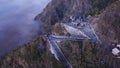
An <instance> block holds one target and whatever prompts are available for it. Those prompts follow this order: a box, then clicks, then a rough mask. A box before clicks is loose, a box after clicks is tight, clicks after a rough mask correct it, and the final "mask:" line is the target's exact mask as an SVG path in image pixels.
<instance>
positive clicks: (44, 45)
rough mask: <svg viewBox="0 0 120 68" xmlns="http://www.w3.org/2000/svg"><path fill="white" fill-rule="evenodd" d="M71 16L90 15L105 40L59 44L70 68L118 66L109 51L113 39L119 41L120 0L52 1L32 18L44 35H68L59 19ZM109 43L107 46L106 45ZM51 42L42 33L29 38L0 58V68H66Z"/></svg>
mask: <svg viewBox="0 0 120 68" xmlns="http://www.w3.org/2000/svg"><path fill="white" fill-rule="evenodd" d="M71 15H75V16H83V17H84V16H85V18H87V17H88V15H91V18H92V20H91V21H90V24H92V26H94V28H95V31H96V32H97V33H98V36H99V37H100V39H101V40H102V42H104V43H103V44H98V43H95V42H93V43H92V42H90V41H89V40H83V41H81V42H76V41H61V42H59V43H58V45H59V47H60V48H61V50H62V52H63V53H64V55H65V57H66V58H67V59H68V61H69V62H70V63H71V65H72V66H73V68H120V59H119V58H116V57H115V56H114V55H113V54H112V53H111V50H112V46H111V45H110V44H111V43H112V42H114V41H117V42H120V41H119V40H120V31H119V30H120V1H117V0H52V1H51V2H50V3H49V4H48V6H47V7H46V8H45V9H44V11H43V12H42V13H41V14H39V15H37V16H36V18H35V20H36V21H38V22H41V21H42V23H43V25H42V26H43V28H44V29H43V30H44V31H43V32H44V33H45V34H50V33H52V34H54V35H60V36H62V35H68V36H69V33H67V31H66V30H65V28H64V27H63V26H61V25H60V23H61V22H62V21H66V20H68V18H69V17H70V16H71ZM108 44H109V45H108ZM49 48H50V44H48V41H47V39H46V37H45V36H40V37H38V38H36V39H32V41H30V42H29V43H27V44H25V45H24V46H22V47H19V48H18V49H16V50H14V51H13V52H12V53H10V54H7V55H6V56H4V57H1V58H0V68H65V67H64V64H63V63H62V62H60V61H57V60H56V59H55V57H54V55H53V54H51V52H50V51H49Z"/></svg>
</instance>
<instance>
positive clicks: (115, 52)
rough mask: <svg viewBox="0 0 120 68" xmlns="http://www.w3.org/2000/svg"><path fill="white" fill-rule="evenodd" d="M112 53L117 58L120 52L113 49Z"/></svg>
mask: <svg viewBox="0 0 120 68" xmlns="http://www.w3.org/2000/svg"><path fill="white" fill-rule="evenodd" d="M112 53H113V54H114V55H116V56H119V55H120V50H119V49H118V48H113V49H112Z"/></svg>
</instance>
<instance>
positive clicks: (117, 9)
mask: <svg viewBox="0 0 120 68" xmlns="http://www.w3.org/2000/svg"><path fill="white" fill-rule="evenodd" d="M93 23H94V24H95V29H96V31H97V32H99V33H100V36H101V39H102V40H103V41H107V42H114V41H116V42H120V41H118V40H120V1H117V2H115V3H113V4H112V5H110V6H109V7H107V8H106V9H105V11H104V12H103V13H101V14H100V15H99V17H98V19H97V20H94V22H93Z"/></svg>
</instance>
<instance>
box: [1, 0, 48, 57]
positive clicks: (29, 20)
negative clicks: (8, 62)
mask: <svg viewBox="0 0 120 68" xmlns="http://www.w3.org/2000/svg"><path fill="white" fill-rule="evenodd" d="M48 2H50V0H0V55H3V54H5V53H7V52H9V51H12V50H13V49H15V48H17V47H18V46H19V45H22V44H24V43H26V42H28V41H29V40H30V39H31V38H32V37H34V36H36V35H37V33H38V30H39V27H38V25H39V24H38V23H37V22H35V21H34V17H35V16H36V15H37V14H39V13H40V12H42V10H43V8H45V6H46V5H47V4H48Z"/></svg>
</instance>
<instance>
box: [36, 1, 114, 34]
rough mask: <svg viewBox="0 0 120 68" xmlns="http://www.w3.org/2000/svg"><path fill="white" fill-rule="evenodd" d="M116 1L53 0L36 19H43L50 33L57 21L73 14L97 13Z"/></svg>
mask: <svg viewBox="0 0 120 68" xmlns="http://www.w3.org/2000/svg"><path fill="white" fill-rule="evenodd" d="M114 1H116V0H74V1H73V0H52V1H51V2H50V3H49V4H48V6H47V7H46V8H45V9H44V11H43V12H42V13H41V14H39V15H37V16H36V18H35V20H41V21H42V22H43V23H44V25H43V27H44V29H45V32H47V33H50V31H51V30H52V26H51V25H54V24H55V23H56V22H59V21H61V20H63V19H65V18H67V17H69V16H71V15H78V16H84V15H85V16H87V15H89V14H90V15H95V14H97V13H100V11H101V10H103V9H104V8H105V7H106V6H108V5H110V4H111V3H113V2H114ZM47 27H49V29H48V28H47Z"/></svg>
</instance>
